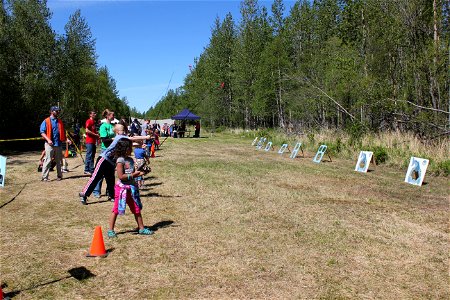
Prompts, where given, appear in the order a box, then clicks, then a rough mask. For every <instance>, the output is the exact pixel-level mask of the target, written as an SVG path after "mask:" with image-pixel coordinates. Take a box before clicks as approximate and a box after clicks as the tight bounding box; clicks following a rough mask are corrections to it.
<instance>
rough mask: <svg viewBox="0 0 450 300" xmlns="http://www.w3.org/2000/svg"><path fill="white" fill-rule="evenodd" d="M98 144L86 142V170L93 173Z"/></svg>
mask: <svg viewBox="0 0 450 300" xmlns="http://www.w3.org/2000/svg"><path fill="white" fill-rule="evenodd" d="M96 150H97V146H96V145H95V144H86V160H85V161H84V171H85V172H89V173H91V174H92V173H93V172H94V159H95V151H96Z"/></svg>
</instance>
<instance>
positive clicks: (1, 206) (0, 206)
mask: <svg viewBox="0 0 450 300" xmlns="http://www.w3.org/2000/svg"><path fill="white" fill-rule="evenodd" d="M26 185H27V184H26V183H25V184H24V185H23V187H22V188H21V189H20V191H19V192H18V193H17V195H15V196H14V197H13V198H12V199H11V200H9V201H8V202H5V203H3V204H2V205H0V208H3V207H4V206H6V205H7V204H9V203H11V202H13V201H14V200H15V199H16V198H17V196H19V195H20V193H22V191H23V189H24V188H25V186H26Z"/></svg>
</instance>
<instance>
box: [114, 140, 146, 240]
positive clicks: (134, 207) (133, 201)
mask: <svg viewBox="0 0 450 300" xmlns="http://www.w3.org/2000/svg"><path fill="white" fill-rule="evenodd" d="M131 151H132V148H131V141H130V140H128V139H122V140H119V141H118V142H117V145H116V148H115V152H114V158H115V159H116V171H117V177H118V180H117V182H116V185H115V186H114V207H113V210H112V213H111V216H110V218H109V230H108V237H109V238H115V237H117V234H116V232H115V231H114V225H115V223H116V219H117V215H119V214H120V215H123V214H125V207H126V204H128V207H129V208H130V210H131V212H132V213H133V214H134V217H135V219H136V222H137V224H138V227H139V231H138V232H139V234H143V235H150V234H153V231H151V230H150V229H148V228H145V227H144V221H143V220H142V215H141V209H142V203H141V199H140V197H139V188H138V187H137V186H136V181H135V180H134V178H135V177H138V176H143V175H144V174H145V172H144V171H135V169H134V161H133V159H132V158H130V154H131Z"/></svg>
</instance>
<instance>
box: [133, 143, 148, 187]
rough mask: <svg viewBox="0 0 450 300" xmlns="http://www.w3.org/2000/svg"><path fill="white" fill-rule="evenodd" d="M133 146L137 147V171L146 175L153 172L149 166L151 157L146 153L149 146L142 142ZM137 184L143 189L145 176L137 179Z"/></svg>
mask: <svg viewBox="0 0 450 300" xmlns="http://www.w3.org/2000/svg"><path fill="white" fill-rule="evenodd" d="M133 146H136V148H134V158H135V163H136V164H135V166H136V170H138V171H143V172H145V173H149V172H151V171H152V169H151V168H150V166H149V164H150V160H149V155H148V153H147V151H146V149H147V145H145V144H144V143H143V142H142V141H138V142H134V143H133ZM136 182H137V184H138V187H139V188H141V187H142V186H143V185H144V177H143V176H138V177H136Z"/></svg>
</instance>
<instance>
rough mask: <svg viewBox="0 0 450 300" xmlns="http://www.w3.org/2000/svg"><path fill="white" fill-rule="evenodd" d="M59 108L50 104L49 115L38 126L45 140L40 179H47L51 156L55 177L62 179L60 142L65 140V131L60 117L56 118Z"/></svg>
mask: <svg viewBox="0 0 450 300" xmlns="http://www.w3.org/2000/svg"><path fill="white" fill-rule="evenodd" d="M60 111H61V109H60V108H59V107H58V106H52V107H51V108H50V116H49V117H48V118H46V119H45V120H44V121H43V122H42V123H41V127H40V131H41V136H42V137H43V138H44V140H45V144H44V147H45V159H44V163H43V165H42V178H41V180H42V181H49V179H48V174H49V172H50V166H51V162H52V158H54V160H55V162H56V172H57V176H58V177H57V179H56V180H61V179H62V170H61V164H62V153H61V151H62V150H61V145H62V142H64V141H66V131H65V130H64V124H63V122H62V121H61V119H58V115H59V112H60Z"/></svg>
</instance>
